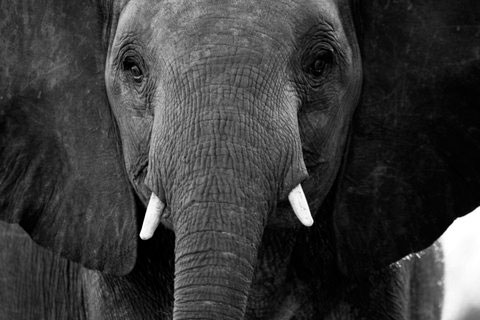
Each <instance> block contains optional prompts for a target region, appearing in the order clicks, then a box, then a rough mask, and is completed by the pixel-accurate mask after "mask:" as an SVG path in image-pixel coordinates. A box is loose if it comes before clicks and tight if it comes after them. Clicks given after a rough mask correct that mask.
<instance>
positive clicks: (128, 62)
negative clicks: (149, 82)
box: [123, 58, 143, 83]
mask: <svg viewBox="0 0 480 320" xmlns="http://www.w3.org/2000/svg"><path fill="white" fill-rule="evenodd" d="M123 70H124V71H126V72H129V73H130V75H131V77H132V78H133V81H135V82H137V83H141V82H142V81H143V72H142V69H141V68H140V66H139V65H138V64H137V63H136V61H135V60H133V58H126V59H125V60H124V61H123Z"/></svg>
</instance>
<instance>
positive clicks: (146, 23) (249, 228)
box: [0, 0, 480, 319]
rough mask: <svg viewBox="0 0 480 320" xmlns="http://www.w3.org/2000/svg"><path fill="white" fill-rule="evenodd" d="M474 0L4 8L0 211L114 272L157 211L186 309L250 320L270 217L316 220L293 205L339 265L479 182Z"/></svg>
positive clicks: (443, 216)
mask: <svg viewBox="0 0 480 320" xmlns="http://www.w3.org/2000/svg"><path fill="white" fill-rule="evenodd" d="M462 3H463V4H464V6H463V7H462V6H460V4H458V3H456V4H451V3H448V1H446V0H445V1H440V3H439V2H438V1H426V2H425V1H424V2H422V4H417V3H410V2H408V3H407V1H405V2H401V1H400V2H395V3H390V2H387V3H384V2H383V1H369V2H367V1H347V0H338V1H334V0H308V1H262V2H259V1H244V2H240V1H233V0H232V1H230V0H228V1H222V2H217V1H212V0H198V1H193V2H192V1H186V0H185V1H183V0H180V1H170V0H163V1H153V0H129V1H127V0H125V1H117V2H113V1H107V0H105V1H98V2H97V3H95V4H92V3H91V2H89V1H77V2H75V3H73V2H72V3H68V2H63V1H59V0H48V1H47V0H45V1H42V2H39V1H27V2H22V3H16V4H13V5H11V6H9V7H8V8H6V7H3V6H2V7H1V11H0V13H1V15H2V16H3V17H4V18H5V19H3V20H2V21H3V22H2V23H1V26H0V30H1V34H2V39H3V40H4V43H5V45H4V46H3V47H2V49H0V56H1V57H2V59H3V61H4V62H5V63H4V64H3V65H2V66H1V67H0V77H1V90H2V91H1V92H0V104H1V109H0V110H1V111H0V112H1V114H2V117H1V119H0V124H1V125H0V130H1V138H0V139H1V140H0V150H1V156H0V183H1V184H0V192H1V193H0V194H1V197H0V210H1V211H0V214H1V218H2V219H3V220H6V221H8V222H11V223H19V224H20V225H21V226H22V227H23V228H24V229H25V230H26V231H27V232H28V233H29V234H30V235H31V237H32V238H33V239H34V240H35V241H36V242H38V243H39V244H41V245H43V246H45V247H48V248H50V249H52V250H54V251H55V252H58V253H60V254H62V255H63V256H64V257H66V258H69V259H71V260H74V261H77V262H80V263H82V264H83V265H84V266H86V267H88V268H93V269H97V270H101V271H104V272H107V273H113V274H118V275H124V274H127V273H128V272H129V271H130V270H131V269H132V268H133V267H134V265H135V261H136V253H137V252H136V251H137V250H136V248H137V241H138V240H137V239H138V236H137V235H138V234H139V232H140V228H139V227H138V226H137V220H140V221H141V220H142V219H144V222H143V227H142V228H141V232H140V236H141V238H144V239H148V238H150V237H151V236H152V235H153V233H154V232H155V230H156V227H157V226H158V224H159V223H162V224H163V225H165V226H166V227H167V228H170V229H172V230H173V232H174V233H175V286H174V299H175V302H174V313H173V317H174V319H185V318H191V317H192V316H194V317H198V318H209V319H214V318H215V319H216V318H219V317H222V318H225V319H243V317H244V314H245V310H246V307H247V298H248V293H249V289H250V286H251V282H252V278H253V272H254V268H255V262H256V257H257V253H258V248H259V246H260V244H261V239H262V234H263V232H264V230H265V228H272V229H275V228H288V229H296V230H297V232H306V231H305V227H303V226H302V225H301V224H300V223H299V221H298V220H297V219H296V218H295V217H294V213H295V214H296V215H297V216H298V218H299V220H300V222H302V223H303V224H304V225H306V226H310V225H311V224H312V223H313V219H315V220H316V222H315V224H317V225H322V226H328V227H329V228H330V229H331V230H332V234H333V235H334V243H335V248H336V256H337V260H338V261H337V265H338V269H339V270H340V271H341V272H343V273H344V274H345V275H346V276H350V275H359V274H362V273H364V272H365V271H366V270H371V269H372V268H379V267H381V266H385V265H387V264H389V263H391V262H394V261H396V260H398V259H400V258H402V257H403V256H405V255H407V254H409V253H411V252H415V251H418V250H421V249H423V248H425V247H427V246H428V245H430V244H431V243H432V242H433V241H435V239H436V238H438V237H439V236H440V234H441V233H442V232H443V231H444V230H445V229H446V228H447V226H448V225H449V224H450V223H451V222H452V221H453V220H454V219H455V218H456V217H457V216H460V215H463V214H466V213H468V212H469V211H470V210H472V209H473V208H474V207H475V206H476V205H478V204H479V200H480V191H479V190H480V188H479V184H480V170H479V166H478V165H477V163H478V160H479V159H478V158H480V149H479V145H480V144H479V137H478V129H479V122H478V120H479V118H480V114H479V113H480V110H479V109H478V100H479V99H478V98H479V97H478V93H477V92H476V91H475V87H474V85H477V84H478V80H479V75H480V73H479V58H478V52H477V51H478V43H477V46H476V45H475V42H472V41H470V42H469V40H470V39H472V38H473V37H474V35H473V33H474V32H473V30H470V29H468V28H466V29H465V30H464V34H460V35H459V34H457V33H456V29H455V28H453V27H451V26H452V25H455V23H458V21H460V19H465V16H464V15H462V13H463V14H464V13H465V9H464V8H466V7H469V8H472V7H477V8H478V4H477V3H476V2H474V1H473V0H463V1H462ZM473 11H475V10H473ZM457 13H458V14H457ZM430 15H432V17H433V18H432V19H430V18H428V19H427V16H428V17H430ZM468 19H471V20H472V21H475V17H469V18H468ZM472 24H473V22H472ZM477 25H478V21H477ZM438 26H446V27H445V28H439V27H438ZM432 34H433V35H434V36H432ZM452 43H456V44H457V45H456V46H454V45H452ZM455 47H461V48H465V51H462V52H460V53H459V52H457V50H456V49H455ZM475 50H477V51H475ZM475 52H477V53H475ZM361 57H362V58H361ZM362 59H363V61H362ZM362 81H363V85H362ZM302 186H303V190H304V191H305V195H304V192H303V191H302ZM326 198H328V199H329V200H330V201H329V202H330V203H331V204H330V205H329V206H328V210H327V208H326V207H327V206H325V205H324V204H325V202H326V201H325V199H326ZM307 202H308V204H309V205H307V204H306V203H307ZM288 203H291V205H292V207H290V206H289V205H287V204H288ZM308 207H310V210H309V209H308ZM145 209H146V214H145V216H144V213H143V212H145ZM327 211H328V212H327ZM310 212H311V213H310ZM325 212H327V213H325ZM312 216H313V217H312ZM314 227H315V226H314ZM213 267H214V268H213Z"/></svg>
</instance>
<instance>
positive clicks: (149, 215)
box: [140, 184, 313, 240]
mask: <svg viewBox="0 0 480 320" xmlns="http://www.w3.org/2000/svg"><path fill="white" fill-rule="evenodd" d="M288 202H289V203H290V206H291V207H292V209H293V212H294V214H295V216H296V217H297V219H298V220H299V221H300V223H301V224H303V225H304V226H306V227H311V226H312V225H313V217H312V214H311V213H310V208H309V206H308V202H307V199H306V197H305V193H304V192H303V189H302V186H301V185H300V184H299V185H297V186H296V187H295V188H293V189H292V190H291V191H290V193H289V194H288ZM165 210H166V205H165V203H164V202H163V201H162V200H161V199H160V198H159V197H158V196H157V195H156V194H155V193H154V192H152V194H151V196H150V200H149V202H148V205H147V211H146V212H145V218H144V220H143V224H142V229H141V231H140V238H141V239H142V240H148V239H150V238H151V237H153V234H154V233H155V230H156V229H157V227H158V225H159V224H160V222H161V221H162V216H164V211H165Z"/></svg>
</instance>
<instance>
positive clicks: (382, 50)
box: [334, 0, 480, 274]
mask: <svg viewBox="0 0 480 320" xmlns="http://www.w3.org/2000/svg"><path fill="white" fill-rule="evenodd" d="M357 5H359V6H360V7H359V12H360V23H359V24H358V25H357V32H358V34H359V41H360V43H361V48H362V56H363V68H364V70H363V73H364V88H363V98H362V101H361V104H360V105H359V107H358V110H357V112H356V115H355V119H354V123H353V134H352V137H351V140H350V145H349V150H348V154H347V158H346V162H345V166H344V170H343V173H342V176H341V182H340V186H339V193H338V199H337V201H338V204H337V207H336V212H335V214H334V224H335V232H336V239H337V250H338V251H337V252H338V256H339V259H340V265H341V267H342V268H343V271H344V272H346V273H347V274H359V273H361V272H363V271H364V270H367V269H371V268H376V267H381V266H385V265H387V264H389V263H391V262H394V261H396V260H398V259H400V258H402V257H403V256H405V255H407V254H409V253H412V252H415V251H419V250H421V249H424V248H425V247H427V246H429V245H431V244H432V243H433V242H434V241H435V240H436V239H437V238H438V237H439V236H440V235H441V234H442V233H443V232H444V231H445V229H446V228H447V227H448V226H449V225H450V224H451V223H452V222H453V220H454V219H455V218H456V217H459V216H462V215H464V214H467V213H469V212H470V211H472V210H473V209H474V208H475V207H477V206H478V205H479V204H480V37H479V34H480V15H479V13H480V1H478V0H458V1H451V0H418V1H417V0H415V1H412V0H408V1H407V0H399V1H384V0H368V1H367V0H360V1H359V2H357Z"/></svg>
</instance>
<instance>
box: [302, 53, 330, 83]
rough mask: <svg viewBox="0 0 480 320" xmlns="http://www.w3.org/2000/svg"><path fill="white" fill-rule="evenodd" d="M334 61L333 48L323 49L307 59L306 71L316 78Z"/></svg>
mask: <svg viewBox="0 0 480 320" xmlns="http://www.w3.org/2000/svg"><path fill="white" fill-rule="evenodd" d="M332 62H333V50H322V51H321V52H319V53H318V54H316V55H315V56H314V57H313V59H311V60H310V61H307V63H306V65H305V66H304V69H305V71H306V72H307V73H308V74H310V75H312V76H313V77H315V78H318V77H321V76H323V75H324V74H325V73H326V72H327V71H328V68H329V67H330V65H331V64H332Z"/></svg>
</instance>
